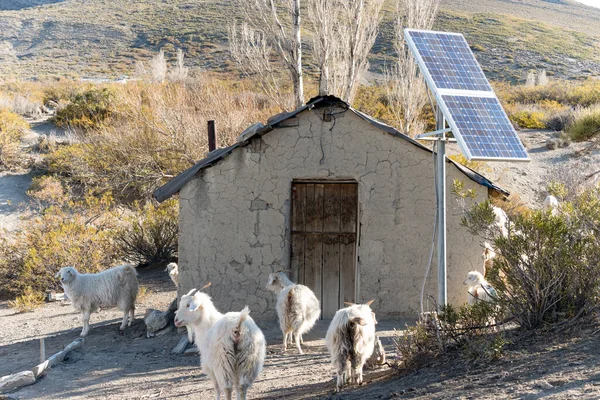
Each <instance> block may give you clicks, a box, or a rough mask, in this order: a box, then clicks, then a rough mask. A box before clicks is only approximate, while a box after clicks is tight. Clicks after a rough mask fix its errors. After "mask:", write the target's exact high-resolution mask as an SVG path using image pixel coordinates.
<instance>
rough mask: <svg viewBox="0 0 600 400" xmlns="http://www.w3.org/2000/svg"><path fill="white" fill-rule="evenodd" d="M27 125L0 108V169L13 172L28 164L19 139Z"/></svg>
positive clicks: (27, 158)
mask: <svg viewBox="0 0 600 400" xmlns="http://www.w3.org/2000/svg"><path fill="white" fill-rule="evenodd" d="M27 129H29V124H27V122H25V120H24V119H23V118H22V117H21V116H19V115H17V114H15V113H14V112H12V111H8V110H6V109H3V108H0V169H7V170H13V169H18V168H21V167H25V166H27V165H28V164H29V163H30V159H29V157H28V156H27V155H25V154H23V152H22V151H21V139H22V137H23V134H24V133H25V131H26V130H27Z"/></svg>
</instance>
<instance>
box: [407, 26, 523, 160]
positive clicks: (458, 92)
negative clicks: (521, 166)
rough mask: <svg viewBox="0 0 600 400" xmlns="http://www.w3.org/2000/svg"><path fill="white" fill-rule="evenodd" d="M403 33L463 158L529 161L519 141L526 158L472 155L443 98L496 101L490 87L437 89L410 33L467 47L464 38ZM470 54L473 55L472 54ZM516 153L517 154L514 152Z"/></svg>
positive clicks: (506, 116)
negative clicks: (455, 40)
mask: <svg viewBox="0 0 600 400" xmlns="http://www.w3.org/2000/svg"><path fill="white" fill-rule="evenodd" d="M404 32H405V33H404V35H405V38H406V42H407V45H408V46H409V48H410V50H411V51H412V54H413V55H414V56H415V59H416V61H417V64H418V65H419V69H420V71H421V73H422V74H423V76H424V78H425V81H426V82H427V86H429V88H430V89H431V91H432V92H433V94H434V96H435V99H436V102H437V104H438V106H439V107H440V108H441V110H442V113H443V115H444V117H445V119H446V120H447V122H448V125H449V126H450V129H451V130H452V132H453V133H454V137H455V138H456V141H457V143H458V145H459V147H460V149H461V151H462V152H463V154H464V155H465V157H466V158H467V159H468V160H473V161H517V162H526V161H530V159H529V157H528V156H527V151H526V150H525V147H524V146H523V145H522V143H520V141H519V143H520V148H519V150H520V152H521V153H522V154H525V155H526V157H491V156H489V155H477V154H473V152H472V151H471V150H470V148H469V146H468V145H467V143H466V142H465V139H464V138H463V137H462V136H461V130H460V129H459V127H458V124H457V123H456V121H455V120H454V118H453V116H452V113H451V112H450V110H449V108H448V107H447V106H446V104H445V102H444V99H443V96H448V95H450V96H464V97H479V98H494V99H496V100H497V101H498V98H497V97H496V94H495V93H494V91H493V89H492V87H491V85H490V86H489V90H465V89H448V88H439V87H438V86H437V85H436V83H435V80H434V79H433V77H432V75H431V73H430V71H429V69H428V67H427V65H426V63H425V61H424V60H423V58H422V56H421V53H420V51H419V49H418V48H417V46H416V45H415V42H414V41H413V38H412V36H411V33H412V32H422V33H428V34H439V35H452V36H459V37H460V38H462V40H463V41H464V43H465V44H466V45H467V46H468V43H467V41H466V39H465V38H464V36H463V35H462V34H460V33H456V32H435V31H426V30H420V29H405V30H404ZM469 52H470V49H469ZM470 54H471V55H473V54H472V52H471V53H470ZM473 58H474V59H475V56H473ZM475 62H477V60H476V59H475ZM477 65H479V63H477ZM480 68H481V67H480ZM484 76H485V75H484ZM486 81H487V78H486ZM488 85H489V82H488ZM498 102H499V101H498ZM500 109H501V110H502V114H503V116H504V117H505V118H506V120H507V121H509V123H510V120H509V119H508V115H506V112H505V111H504V108H503V107H502V106H500ZM511 127H512V125H511ZM512 132H513V133H514V136H515V137H516V138H517V139H518V135H517V133H516V131H515V130H514V128H513V130H512ZM490 151H493V150H490ZM516 153H518V152H516Z"/></svg>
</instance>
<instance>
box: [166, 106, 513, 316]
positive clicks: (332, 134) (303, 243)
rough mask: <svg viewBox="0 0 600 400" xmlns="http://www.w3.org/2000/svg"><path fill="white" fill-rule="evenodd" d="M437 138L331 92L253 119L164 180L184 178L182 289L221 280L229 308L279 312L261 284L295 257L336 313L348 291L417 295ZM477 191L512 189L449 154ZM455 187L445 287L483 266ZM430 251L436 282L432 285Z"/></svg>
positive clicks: (219, 301) (355, 295)
mask: <svg viewBox="0 0 600 400" xmlns="http://www.w3.org/2000/svg"><path fill="white" fill-rule="evenodd" d="M433 172H434V168H433V157H432V152H431V151H430V150H429V149H427V148H426V147H424V146H422V145H421V144H419V143H418V142H416V141H414V140H413V139H411V138H409V137H408V136H406V135H403V134H401V133H400V132H398V131H396V130H395V129H393V128H392V127H390V126H388V125H385V124H383V123H381V122H378V121H376V120H374V119H372V118H370V117H368V116H367V115H365V114H363V113H361V112H359V111H357V110H354V109H352V108H351V107H349V106H348V105H347V104H346V103H344V102H343V101H341V100H339V99H337V98H335V97H331V96H327V97H318V98H315V99H313V100H311V101H310V102H309V103H308V104H307V105H305V106H303V107H301V108H299V109H297V110H295V111H293V112H290V113H286V114H283V115H278V116H276V117H274V118H272V119H271V120H270V121H269V123H268V124H267V125H266V126H262V125H260V126H254V127H252V129H248V130H246V131H245V132H244V133H243V134H242V135H241V136H240V138H239V140H238V142H237V143H235V144H234V145H232V146H230V147H226V148H220V149H217V150H214V151H212V152H211V153H209V155H208V157H207V158H206V159H204V160H202V161H200V162H198V163H197V164H196V165H195V166H193V167H192V168H190V169H188V170H186V171H184V172H183V173H181V174H180V175H179V176H177V177H176V178H174V179H173V180H172V181H170V182H169V183H167V184H166V185H165V186H163V187H161V188H160V189H158V190H157V191H156V192H155V197H156V198H157V199H158V200H159V201H163V200H165V199H167V198H168V197H170V196H172V195H174V194H175V193H177V192H179V199H180V214H179V227H180V238H179V270H180V281H181V291H182V292H187V291H188V290H189V289H191V288H194V287H200V286H203V285H204V284H205V283H206V282H209V281H210V282H212V287H211V288H210V294H211V296H212V297H213V299H214V301H215V304H216V305H217V307H218V308H219V309H220V310H222V311H231V310H240V309H242V307H244V305H246V304H247V305H249V306H250V309H251V310H252V313H253V316H254V317H255V318H259V319H267V318H274V317H275V307H274V304H275V302H274V300H275V299H274V296H273V294H272V293H270V292H267V291H265V290H264V287H265V284H266V281H267V277H268V275H269V273H270V272H273V271H274V270H278V269H281V268H283V269H287V270H289V271H290V276H291V278H292V280H295V281H297V282H300V283H303V284H305V285H308V286H309V287H311V288H312V289H313V290H314V291H315V293H316V295H317V297H318V298H319V299H320V300H321V303H322V314H323V317H324V318H331V317H332V316H333V314H334V313H335V311H336V310H337V309H338V308H339V307H341V306H342V304H343V302H344V301H351V302H359V301H365V300H369V299H375V300H376V302H375V303H374V305H373V308H374V310H376V312H377V313H378V315H392V314H400V315H402V314H403V315H412V316H414V313H415V311H417V310H418V308H419V298H420V291H421V285H422V282H423V276H424V272H425V268H426V265H427V263H428V258H429V252H430V248H431V238H432V233H433V220H434V214H435V194H434V176H433ZM447 175H448V177H447V179H448V181H447V182H448V187H449V188H451V187H452V182H453V180H454V179H459V180H461V181H463V182H464V184H465V189H474V190H475V191H476V193H477V198H476V200H478V201H481V200H484V199H485V198H487V197H488V196H489V195H493V194H501V195H506V194H507V193H506V192H505V191H503V190H502V189H501V188H499V187H497V186H496V185H494V184H493V183H492V182H490V181H489V180H487V179H486V178H484V177H483V176H481V175H479V174H477V173H475V172H473V171H471V170H469V169H467V168H465V167H463V166H460V165H458V164H456V163H454V162H451V161H449V165H448V169H447ZM456 207H457V204H456V202H455V201H452V198H451V195H450V194H449V196H448V219H447V224H448V245H447V247H448V298H449V301H450V302H453V303H459V304H462V303H464V302H465V301H466V289H465V288H464V286H463V284H462V282H463V280H464V279H465V276H466V275H467V272H468V271H470V270H477V269H481V268H482V259H481V253H482V246H481V244H480V242H479V241H478V240H477V238H475V237H473V236H472V235H470V234H469V233H468V232H467V231H466V230H465V229H464V228H463V227H461V226H460V215H459V212H458V210H457V208H456ZM436 271H437V269H436V266H435V258H434V265H433V266H432V278H431V279H430V282H429V284H428V286H427V293H430V294H433V295H434V296H435V294H436V293H437V291H436V290H437V289H436V288H437V282H436Z"/></svg>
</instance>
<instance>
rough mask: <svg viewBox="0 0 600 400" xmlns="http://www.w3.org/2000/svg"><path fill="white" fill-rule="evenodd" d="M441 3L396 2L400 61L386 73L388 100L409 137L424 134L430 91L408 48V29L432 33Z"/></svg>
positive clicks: (420, 0) (434, 0) (435, 0)
mask: <svg viewBox="0 0 600 400" xmlns="http://www.w3.org/2000/svg"><path fill="white" fill-rule="evenodd" d="M438 8H439V0H396V27H395V30H394V36H395V37H394V48H395V49H396V52H397V53H398V59H397V60H396V62H395V63H394V64H393V65H392V66H391V68H389V69H387V70H386V71H385V82H386V89H387V98H388V102H389V104H390V108H391V109H392V112H393V113H394V118H395V120H396V124H397V126H398V128H399V129H400V131H402V132H403V133H405V134H407V135H415V134H418V133H422V131H423V129H424V127H425V122H424V121H423V119H422V117H421V113H422V111H423V108H424V107H425V105H426V104H427V100H428V96H427V87H426V85H425V81H424V80H423V77H422V75H421V74H420V72H419V69H418V67H417V63H416V60H415V59H414V57H413V55H412V53H411V52H410V51H408V49H407V48H406V43H405V39H404V28H414V29H431V28H432V27H433V22H434V21H435V17H436V15H437V11H438Z"/></svg>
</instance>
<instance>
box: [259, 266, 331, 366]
mask: <svg viewBox="0 0 600 400" xmlns="http://www.w3.org/2000/svg"><path fill="white" fill-rule="evenodd" d="M266 289H267V290H270V291H272V292H274V293H276V294H277V304H276V306H275V308H276V310H277V316H278V317H279V326H280V327H281V332H282V333H283V352H284V353H285V352H286V350H287V344H288V338H289V340H290V344H291V341H292V339H295V341H296V348H297V349H298V353H300V354H303V353H302V348H301V347H300V344H301V343H303V341H302V335H303V334H305V333H306V332H308V331H310V330H311V329H312V327H313V326H314V325H315V322H316V321H317V319H319V315H320V314H321V306H320V304H319V300H318V299H317V297H316V296H315V294H314V293H313V291H312V290H310V289H309V288H308V287H306V286H304V285H297V284H295V283H294V282H292V281H291V280H289V278H288V277H287V275H286V274H285V273H284V272H282V271H279V272H274V273H272V274H269V280H268V282H267V286H266Z"/></svg>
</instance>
